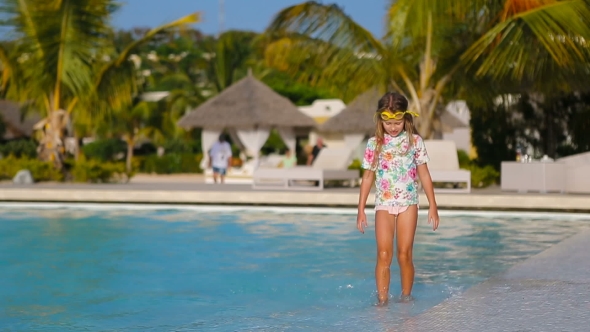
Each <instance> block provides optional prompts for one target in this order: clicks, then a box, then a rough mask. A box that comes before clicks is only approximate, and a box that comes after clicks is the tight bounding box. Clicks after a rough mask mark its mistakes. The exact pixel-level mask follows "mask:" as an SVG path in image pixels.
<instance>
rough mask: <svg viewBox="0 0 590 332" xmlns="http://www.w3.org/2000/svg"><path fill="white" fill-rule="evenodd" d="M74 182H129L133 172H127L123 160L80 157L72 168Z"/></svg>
mask: <svg viewBox="0 0 590 332" xmlns="http://www.w3.org/2000/svg"><path fill="white" fill-rule="evenodd" d="M70 172H71V175H72V179H73V181H74V182H85V183H115V182H127V181H129V179H130V178H131V176H133V174H127V172H126V170H125V163H123V162H118V163H115V162H103V161H99V160H93V159H90V160H85V159H80V160H78V161H76V162H75V163H74V164H73V165H72V167H71V169H70Z"/></svg>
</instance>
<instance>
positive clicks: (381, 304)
mask: <svg viewBox="0 0 590 332" xmlns="http://www.w3.org/2000/svg"><path fill="white" fill-rule="evenodd" d="M377 301H378V302H377V306H378V307H384V306H386V305H387V302H389V297H388V296H377Z"/></svg>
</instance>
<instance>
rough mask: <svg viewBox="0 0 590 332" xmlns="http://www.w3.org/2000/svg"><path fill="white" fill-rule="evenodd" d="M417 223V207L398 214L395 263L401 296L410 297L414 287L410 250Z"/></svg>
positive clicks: (411, 207)
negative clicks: (396, 264) (397, 269)
mask: <svg viewBox="0 0 590 332" xmlns="http://www.w3.org/2000/svg"><path fill="white" fill-rule="evenodd" d="M417 222H418V206H416V205H411V206H409V207H408V209H407V210H406V211H404V212H403V213H400V214H399V215H398V217H397V220H396V231H397V262H398V264H399V269H400V277H401V283H402V296H404V297H405V296H410V295H411V293H412V287H413V286H414V262H413V259H412V249H413V247H414V235H415V234H416V224H417Z"/></svg>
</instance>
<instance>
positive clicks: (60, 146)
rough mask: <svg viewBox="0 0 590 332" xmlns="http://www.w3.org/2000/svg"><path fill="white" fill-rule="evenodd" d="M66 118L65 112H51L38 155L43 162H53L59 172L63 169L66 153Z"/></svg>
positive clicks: (46, 121)
mask: <svg viewBox="0 0 590 332" xmlns="http://www.w3.org/2000/svg"><path fill="white" fill-rule="evenodd" d="M65 116H66V114H65V111H63V110H57V111H51V112H49V115H48V116H47V118H45V120H44V124H43V129H42V138H41V141H40V143H39V147H38V149H37V154H38V156H39V158H40V159H41V160H44V161H50V162H52V163H53V164H54V166H55V168H57V169H59V170H62V169H63V160H64V153H65V149H64V141H63V133H64V130H65V122H66V121H64V117H65Z"/></svg>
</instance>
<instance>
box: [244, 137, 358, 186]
mask: <svg viewBox="0 0 590 332" xmlns="http://www.w3.org/2000/svg"><path fill="white" fill-rule="evenodd" d="M351 154H352V151H351V150H350V149H347V148H328V147H326V148H323V149H322V150H321V151H320V153H319V154H318V156H317V158H316V159H315V160H314V162H313V165H312V166H296V167H293V168H271V167H260V168H258V169H256V170H255V171H254V173H253V175H252V178H253V181H252V188H253V189H293V190H298V189H303V190H309V189H314V190H322V189H324V183H325V181H326V180H350V184H351V186H354V184H355V183H356V181H357V180H358V179H359V177H360V174H359V171H358V170H349V169H347V167H348V165H349V163H350V156H351ZM309 181H312V182H311V183H317V185H315V186H311V185H302V183H310V182H309Z"/></svg>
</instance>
